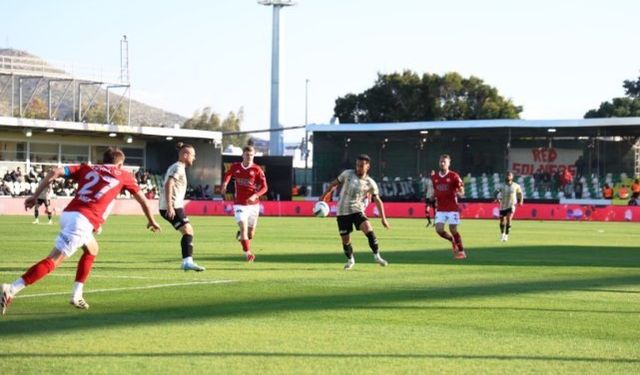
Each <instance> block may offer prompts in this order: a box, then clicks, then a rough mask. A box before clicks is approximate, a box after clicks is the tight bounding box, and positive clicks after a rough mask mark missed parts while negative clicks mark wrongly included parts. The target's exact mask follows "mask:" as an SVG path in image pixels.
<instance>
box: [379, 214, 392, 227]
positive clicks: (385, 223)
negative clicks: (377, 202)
mask: <svg viewBox="0 0 640 375" xmlns="http://www.w3.org/2000/svg"><path fill="white" fill-rule="evenodd" d="M381 222H382V226H383V227H385V228H386V229H390V228H391V225H389V222H388V221H387V218H386V217H383V218H382V220H381Z"/></svg>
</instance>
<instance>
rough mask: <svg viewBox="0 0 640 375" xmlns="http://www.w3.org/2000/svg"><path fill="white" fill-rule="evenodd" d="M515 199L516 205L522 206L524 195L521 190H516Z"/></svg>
mask: <svg viewBox="0 0 640 375" xmlns="http://www.w3.org/2000/svg"><path fill="white" fill-rule="evenodd" d="M516 198H517V199H518V204H519V205H521V206H522V205H523V204H524V194H523V193H522V188H518V190H517V191H516Z"/></svg>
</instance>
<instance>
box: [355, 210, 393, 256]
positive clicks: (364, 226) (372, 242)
mask: <svg viewBox="0 0 640 375" xmlns="http://www.w3.org/2000/svg"><path fill="white" fill-rule="evenodd" d="M363 216H364V215H363ZM359 229H360V230H361V231H362V233H364V235H365V236H366V237H367V240H368V241H369V248H370V249H371V251H372V252H373V259H374V260H375V261H376V263H378V264H379V265H381V266H383V267H384V266H386V265H387V264H389V263H388V262H387V261H386V260H384V259H382V257H381V256H380V249H379V246H378V239H377V238H376V234H375V233H374V232H373V227H372V226H371V223H370V222H369V220H367V219H366V217H365V220H364V221H362V222H361V223H360V225H359Z"/></svg>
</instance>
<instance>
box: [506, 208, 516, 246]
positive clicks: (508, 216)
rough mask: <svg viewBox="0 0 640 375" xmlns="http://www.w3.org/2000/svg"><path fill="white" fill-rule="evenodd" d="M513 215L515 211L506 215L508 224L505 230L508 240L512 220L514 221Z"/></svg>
mask: <svg viewBox="0 0 640 375" xmlns="http://www.w3.org/2000/svg"><path fill="white" fill-rule="evenodd" d="M513 215H514V213H513V212H512V213H510V214H509V215H507V217H506V225H505V231H504V240H505V241H507V240H508V239H509V231H511V222H512V221H513Z"/></svg>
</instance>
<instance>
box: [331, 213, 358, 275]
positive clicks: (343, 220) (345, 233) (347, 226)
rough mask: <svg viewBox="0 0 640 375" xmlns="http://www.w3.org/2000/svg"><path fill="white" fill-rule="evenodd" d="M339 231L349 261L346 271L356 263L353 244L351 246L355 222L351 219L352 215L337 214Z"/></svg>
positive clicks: (346, 264) (345, 265)
mask: <svg viewBox="0 0 640 375" xmlns="http://www.w3.org/2000/svg"><path fill="white" fill-rule="evenodd" d="M336 220H337V223H338V232H339V233H340V239H341V240H342V251H343V252H344V255H345V256H346V257H347V263H345V264H344V269H345V270H346V271H348V270H350V269H352V268H353V266H354V265H355V264H356V259H355V257H354V256H353V246H351V232H352V231H353V223H352V221H351V215H344V216H337V217H336Z"/></svg>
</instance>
